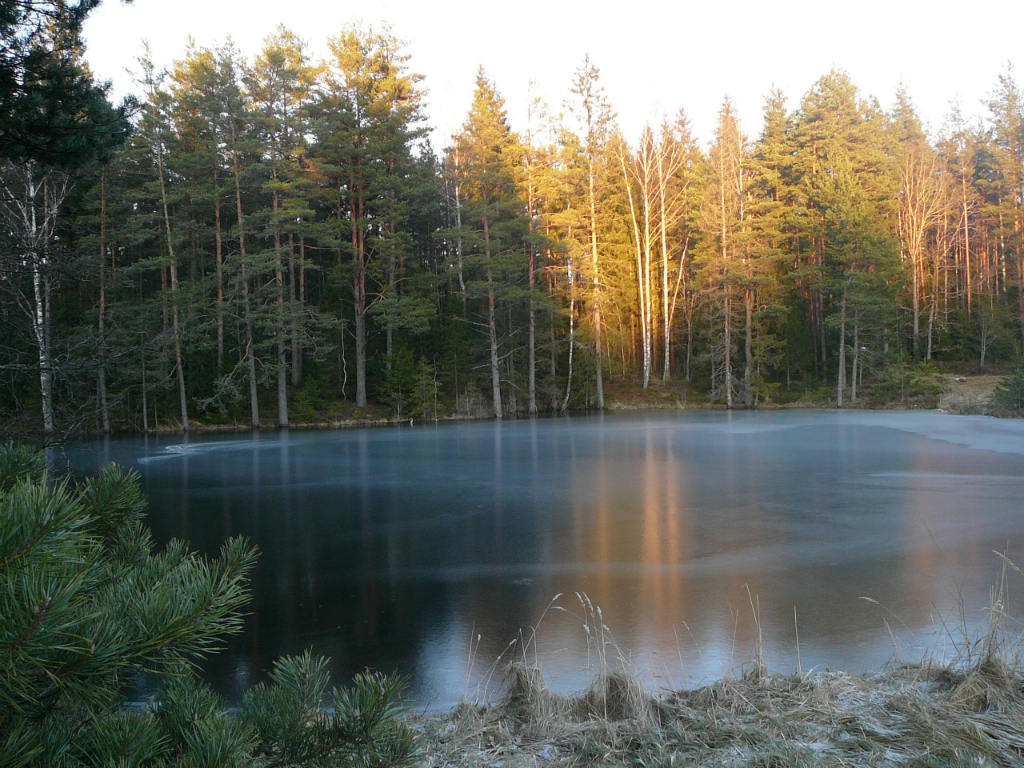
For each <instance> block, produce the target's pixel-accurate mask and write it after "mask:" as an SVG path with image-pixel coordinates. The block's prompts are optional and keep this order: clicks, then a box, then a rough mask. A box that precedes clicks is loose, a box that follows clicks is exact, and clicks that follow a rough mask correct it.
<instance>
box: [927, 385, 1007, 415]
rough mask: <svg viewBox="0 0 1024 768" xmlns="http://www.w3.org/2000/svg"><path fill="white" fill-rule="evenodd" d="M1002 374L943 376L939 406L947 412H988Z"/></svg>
mask: <svg viewBox="0 0 1024 768" xmlns="http://www.w3.org/2000/svg"><path fill="white" fill-rule="evenodd" d="M1002 380H1003V377H1002V376H945V377H943V381H942V385H943V386H942V396H941V397H940V398H939V408H940V409H941V410H943V411H948V412H949V413H964V414H982V415H984V414H988V413H990V412H991V410H992V396H993V392H994V391H995V388H996V385H997V384H999V383H1000V382H1001V381H1002Z"/></svg>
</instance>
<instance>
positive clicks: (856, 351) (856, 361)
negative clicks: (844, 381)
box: [850, 312, 860, 403]
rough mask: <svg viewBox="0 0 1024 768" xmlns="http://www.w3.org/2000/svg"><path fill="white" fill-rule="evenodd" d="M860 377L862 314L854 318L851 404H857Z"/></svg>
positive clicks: (857, 314)
mask: <svg viewBox="0 0 1024 768" xmlns="http://www.w3.org/2000/svg"><path fill="white" fill-rule="evenodd" d="M859 376H860V313H859V312H855V313H854V318H853V377H852V379H853V380H852V381H851V382H850V386H851V389H850V402H851V403H856V402H857V379H858V378H859Z"/></svg>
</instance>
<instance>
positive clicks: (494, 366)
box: [483, 215, 504, 419]
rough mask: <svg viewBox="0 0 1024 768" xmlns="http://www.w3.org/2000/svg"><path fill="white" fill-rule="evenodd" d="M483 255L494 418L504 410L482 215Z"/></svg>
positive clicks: (488, 238)
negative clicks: (485, 269) (484, 259)
mask: <svg viewBox="0 0 1024 768" xmlns="http://www.w3.org/2000/svg"><path fill="white" fill-rule="evenodd" d="M483 225H484V257H485V258H486V259H487V337H488V340H489V341H490V344H491V396H492V397H493V398H494V418H496V419H500V418H501V417H502V416H503V415H504V412H503V410H502V407H501V369H500V367H499V364H498V328H497V322H496V318H495V311H494V278H493V275H492V274H491V231H490V227H489V226H488V222H487V216H486V215H485V216H484V217H483Z"/></svg>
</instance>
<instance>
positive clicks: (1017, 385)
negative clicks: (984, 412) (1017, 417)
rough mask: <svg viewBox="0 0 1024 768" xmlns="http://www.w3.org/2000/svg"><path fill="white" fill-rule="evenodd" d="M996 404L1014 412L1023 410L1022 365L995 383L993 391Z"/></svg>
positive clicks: (1023, 382) (1023, 380) (1023, 381)
mask: <svg viewBox="0 0 1024 768" xmlns="http://www.w3.org/2000/svg"><path fill="white" fill-rule="evenodd" d="M993 397H994V399H995V402H996V405H997V406H999V407H1000V408H1005V409H1006V410H1008V411H1012V412H1014V413H1018V414H1019V413H1021V412H1022V411H1024V366H1022V367H1020V368H1018V369H1017V370H1016V371H1014V372H1013V373H1011V374H1010V375H1009V376H1004V377H1003V380H1002V381H1000V382H999V384H998V385H996V388H995V391H994V393H993Z"/></svg>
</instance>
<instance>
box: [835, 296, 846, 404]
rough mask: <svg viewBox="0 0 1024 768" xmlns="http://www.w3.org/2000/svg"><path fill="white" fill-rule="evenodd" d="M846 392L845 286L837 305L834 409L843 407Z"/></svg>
mask: <svg viewBox="0 0 1024 768" xmlns="http://www.w3.org/2000/svg"><path fill="white" fill-rule="evenodd" d="M845 392H846V286H843V298H842V301H841V303H840V304H839V376H838V377H837V381H836V407H837V408H842V407H843V394H844V393H845Z"/></svg>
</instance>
